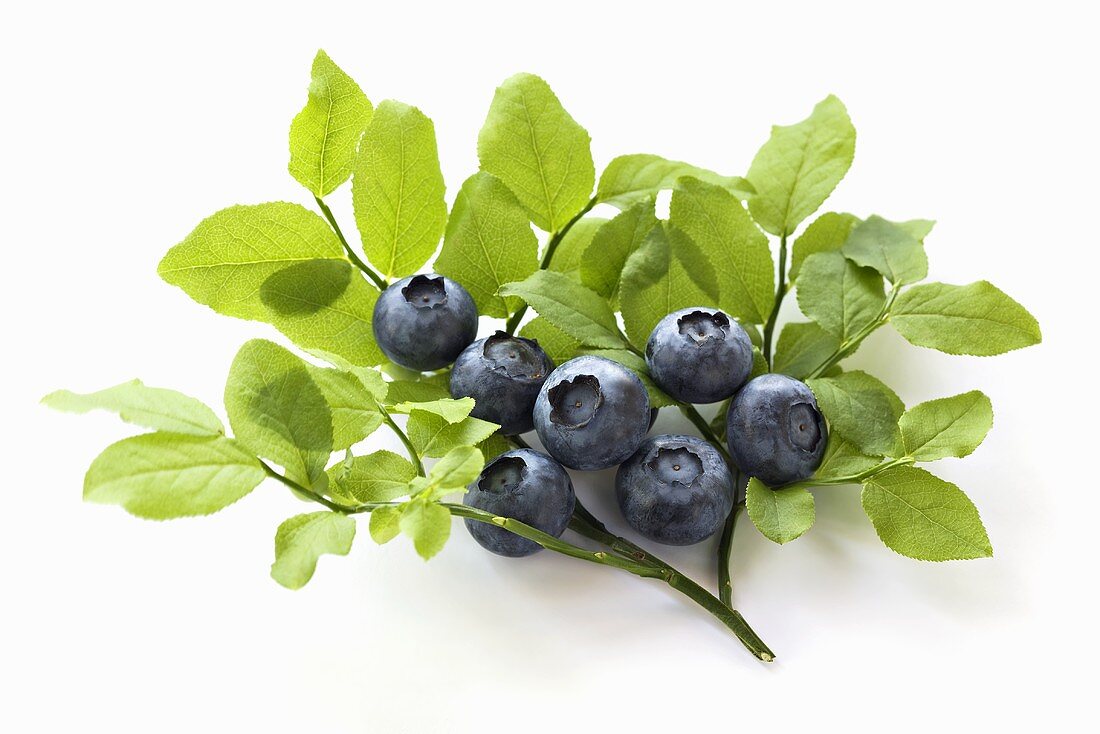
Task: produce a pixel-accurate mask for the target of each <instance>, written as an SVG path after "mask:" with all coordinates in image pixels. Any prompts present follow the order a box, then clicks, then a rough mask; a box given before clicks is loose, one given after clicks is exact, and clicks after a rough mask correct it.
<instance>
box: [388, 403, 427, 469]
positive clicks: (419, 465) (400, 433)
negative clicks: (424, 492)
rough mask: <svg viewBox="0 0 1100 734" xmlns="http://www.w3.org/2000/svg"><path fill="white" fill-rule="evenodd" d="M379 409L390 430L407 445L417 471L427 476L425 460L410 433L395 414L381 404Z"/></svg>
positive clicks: (406, 448)
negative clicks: (402, 428)
mask: <svg viewBox="0 0 1100 734" xmlns="http://www.w3.org/2000/svg"><path fill="white" fill-rule="evenodd" d="M378 409H379V410H380V411H382V422H383V423H385V424H386V425H387V426H389V427H390V430H391V431H393V432H394V433H395V434H397V437H398V438H399V439H401V443H403V444H404V445H405V451H407V452H408V454H409V459H410V460H411V461H412V463H413V466H415V467H416V473H417V474H419V475H420V476H422V477H423V476H426V475H425V474H424V462H422V461H421V460H420V454H419V453H418V452H417V450H416V447H415V446H413V445H412V441H410V440H409V436H408V434H406V433H405V432H404V431H403V430H401V426H399V425H397V421H395V420H394V419H393V416H392V415H390V414H389V412H388V411H387V410H386V409H385V408H383V407H382V406H381V405H379V406H378Z"/></svg>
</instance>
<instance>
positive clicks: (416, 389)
mask: <svg viewBox="0 0 1100 734" xmlns="http://www.w3.org/2000/svg"><path fill="white" fill-rule="evenodd" d="M387 388H388V391H387V393H386V400H388V401H390V402H392V403H430V402H432V401H433V400H447V399H448V398H450V397H451V392H450V390H449V388H448V387H447V383H445V382H444V383H442V384H440V383H438V382H433V381H425V380H417V381H413V380H394V381H393V382H390V383H387Z"/></svg>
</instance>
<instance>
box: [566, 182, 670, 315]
mask: <svg viewBox="0 0 1100 734" xmlns="http://www.w3.org/2000/svg"><path fill="white" fill-rule="evenodd" d="M653 206H654V204H653V199H652V198H643V199H641V200H640V201H638V202H637V203H635V204H632V205H631V206H630V207H629V208H627V209H624V210H623V211H621V212H619V213H618V214H617V215H616V216H615V218H614V219H612V220H610V221H609V222H607V223H605V224H604V225H603V226H601V227H600V228H599V229H598V230H597V231H596V233H595V234H594V235H593V237H592V242H591V243H590V244H589V246H588V249H587V250H585V252H584V257H583V259H582V260H581V266H580V268H581V282H582V283H584V284H585V285H586V286H588V287H589V288H591V289H592V290H594V291H596V292H597V293H599V294H600V295H601V296H603V297H604V298H606V299H607V300H608V301H609V302H610V303H611V304H612V305H617V304H618V302H619V279H620V278H621V277H622V272H623V266H625V265H626V261H627V259H628V258H629V257H630V255H631V254H632V253H633V252H634V251H635V250H637V249H638V248H639V247H641V245H642V242H644V241H645V238H646V235H648V234H649V232H650V230H652V229H653V228H654V227H655V226H656V225H657V217H656V216H655V215H654V213H653Z"/></svg>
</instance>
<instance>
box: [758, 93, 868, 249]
mask: <svg viewBox="0 0 1100 734" xmlns="http://www.w3.org/2000/svg"><path fill="white" fill-rule="evenodd" d="M855 150H856V130H855V128H854V127H852V121H851V120H850V119H848V111H847V110H846V109H844V104H843V103H842V102H841V101H840V100H839V99H837V98H836V97H834V96H832V95H830V96H828V97H826V98H825V99H824V100H823V101H821V102H820V103H818V105H817V106H816V107H814V111H813V113H812V114H811V115H810V116H809V117H808V118H806V119H805V120H803V121H802V122H799V123H796V124H794V125H789V126H785V127H781V126H778V125H777V126H775V127H773V128H772V134H771V137H770V138H769V139H768V142H766V143H764V146H763V147H762V148H760V151H759V152H758V153H757V154H756V157H755V158H753V161H752V165H751V166H750V167H749V173H748V179H749V181H750V182H751V183H752V185H753V187H754V188H755V189H756V196H753V197H752V198H751V199H749V211H751V212H752V216H753V219H755V220H756V222H757V224H759V225H760V226H761V227H763V228H764V230H766V231H768V232H771V233H772V234H774V235H783V234H791V233H793V232H794V230H795V228H796V227H798V225H799V223H800V222H801V221H802V220H803V219H805V218H806V217H808V216H810V215H811V214H813V213H814V211H815V210H816V209H817V208H818V207H819V206H821V204H822V202H824V201H825V199H827V198H828V197H829V194H831V193H832V192H833V189H835V188H836V185H837V184H838V183H840V179H842V178H844V174H845V173H847V172H848V167H849V166H851V165H852V158H853V156H854V155H855Z"/></svg>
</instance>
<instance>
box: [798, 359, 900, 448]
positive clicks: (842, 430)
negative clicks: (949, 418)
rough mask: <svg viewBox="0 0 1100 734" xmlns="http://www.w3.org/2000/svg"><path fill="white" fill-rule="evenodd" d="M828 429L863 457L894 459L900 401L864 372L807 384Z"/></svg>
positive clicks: (817, 380)
mask: <svg viewBox="0 0 1100 734" xmlns="http://www.w3.org/2000/svg"><path fill="white" fill-rule="evenodd" d="M808 384H809V386H810V389H811V390H813V393H814V396H815V397H816V398H817V402H818V406H819V407H820V408H821V412H822V413H824V414H825V417H826V418H827V419H828V421H829V428H830V429H831V430H832V432H833V433H834V434H836V435H838V436H840V437H841V438H846V439H848V440H849V441H851V442H852V443H853V444H855V446H856V447H857V448H858V449H859V450H860V451H862V452H863V453H865V454H869V455H872V456H896V455H897V452H898V450H899V449H900V446H899V441H900V438H901V436H900V432H899V430H898V419H899V418H901V414H902V413H903V412H904V411H905V406H904V405H903V404H902V402H901V399H900V398H898V396H897V395H896V394H895V393H894V391H893V390H891V389H890V388H889V387H887V386H886V385H884V384H883V383H882V382H880V381H879V380H877V379H875V378H874V377H871V375H869V374H867V373H866V372H860V371H855V372H845V373H843V374H841V375H837V376H836V377H819V378H816V379H813V380H810V381H809V382H808Z"/></svg>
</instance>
